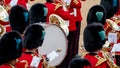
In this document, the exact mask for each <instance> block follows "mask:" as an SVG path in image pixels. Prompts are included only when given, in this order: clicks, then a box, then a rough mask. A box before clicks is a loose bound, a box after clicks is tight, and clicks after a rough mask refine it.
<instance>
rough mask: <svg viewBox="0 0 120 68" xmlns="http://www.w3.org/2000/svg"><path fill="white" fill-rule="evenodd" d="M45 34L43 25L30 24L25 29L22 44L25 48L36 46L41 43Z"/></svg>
mask: <svg viewBox="0 0 120 68" xmlns="http://www.w3.org/2000/svg"><path fill="white" fill-rule="evenodd" d="M44 36H45V31H44V28H43V26H41V25H39V24H31V25H29V26H28V27H27V29H26V30H25V35H24V41H23V46H24V47H25V48H26V49H29V50H31V49H33V48H37V47H39V46H41V45H42V43H43V40H44Z"/></svg>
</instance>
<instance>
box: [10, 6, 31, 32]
mask: <svg viewBox="0 0 120 68" xmlns="http://www.w3.org/2000/svg"><path fill="white" fill-rule="evenodd" d="M9 21H10V26H11V28H12V30H16V31H18V32H20V33H21V34H23V32H24V30H25V28H26V26H27V25H28V24H29V12H28V10H27V9H25V8H24V7H23V6H20V5H15V6H13V7H12V8H11V10H10V14H9Z"/></svg>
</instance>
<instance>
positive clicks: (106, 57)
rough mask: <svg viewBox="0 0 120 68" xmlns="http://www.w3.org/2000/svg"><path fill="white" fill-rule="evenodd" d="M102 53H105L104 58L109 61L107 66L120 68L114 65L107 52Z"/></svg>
mask: <svg viewBox="0 0 120 68" xmlns="http://www.w3.org/2000/svg"><path fill="white" fill-rule="evenodd" d="M102 53H103V56H104V58H105V59H106V60H107V64H108V65H109V66H110V68H120V67H119V66H117V65H116V64H115V63H114V61H113V60H112V59H111V57H110V56H109V55H108V54H107V53H106V52H102Z"/></svg>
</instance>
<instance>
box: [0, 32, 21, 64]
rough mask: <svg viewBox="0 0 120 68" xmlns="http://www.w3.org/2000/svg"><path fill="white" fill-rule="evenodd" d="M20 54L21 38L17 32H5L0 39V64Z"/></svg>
mask: <svg viewBox="0 0 120 68" xmlns="http://www.w3.org/2000/svg"><path fill="white" fill-rule="evenodd" d="M21 54H22V39H21V36H20V34H19V33H18V32H16V31H11V32H7V33H5V34H4V35H3V36H2V37H1V39H0V65H2V64H4V63H8V62H9V61H11V60H15V59H17V58H19V57H20V56H21Z"/></svg>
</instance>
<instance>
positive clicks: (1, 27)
mask: <svg viewBox="0 0 120 68" xmlns="http://www.w3.org/2000/svg"><path fill="white" fill-rule="evenodd" d="M0 29H1V31H0V37H1V36H2V34H3V33H4V32H5V30H4V27H3V26H2V25H1V24H0Z"/></svg>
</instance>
